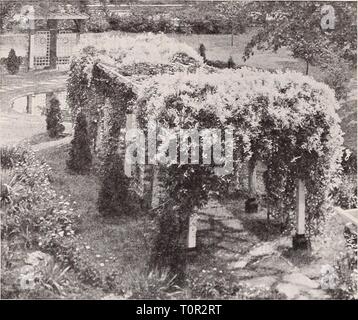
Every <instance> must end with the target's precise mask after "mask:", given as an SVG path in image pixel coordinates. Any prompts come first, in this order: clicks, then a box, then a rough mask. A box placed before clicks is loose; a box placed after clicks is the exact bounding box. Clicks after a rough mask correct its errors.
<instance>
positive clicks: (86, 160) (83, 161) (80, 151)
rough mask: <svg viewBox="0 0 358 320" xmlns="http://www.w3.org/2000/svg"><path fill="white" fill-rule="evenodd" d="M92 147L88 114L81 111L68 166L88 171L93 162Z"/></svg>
mask: <svg viewBox="0 0 358 320" xmlns="http://www.w3.org/2000/svg"><path fill="white" fill-rule="evenodd" d="M90 147H91V144H90V139H89V135H88V131H87V120H86V116H85V115H84V113H83V112H80V113H79V114H78V115H77V119H76V124H75V130H74V137H73V140H72V142H71V149H70V153H69V159H68V161H67V167H68V168H69V169H70V170H73V171H74V172H77V173H80V174H83V173H86V172H88V171H89V170H90V169H91V164H92V154H91V149H90Z"/></svg>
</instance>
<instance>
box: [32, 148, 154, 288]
mask: <svg viewBox="0 0 358 320" xmlns="http://www.w3.org/2000/svg"><path fill="white" fill-rule="evenodd" d="M68 151H69V146H68V145H67V146H62V147H59V148H50V149H46V150H43V151H39V152H38V155H39V156H40V157H43V158H44V159H45V161H46V162H47V164H49V165H50V167H51V168H52V170H53V176H52V184H53V187H54V188H55V190H56V191H57V193H58V194H60V195H63V196H66V197H67V198H68V199H70V201H71V202H73V201H74V209H75V210H76V211H77V212H78V213H79V214H80V215H81V225H80V232H79V235H78V241H77V245H78V248H79V254H80V255H81V256H82V258H83V259H85V260H86V261H88V262H89V264H91V265H93V266H95V267H96V268H97V269H98V270H99V271H100V273H101V275H109V274H113V273H114V272H115V273H116V274H118V276H117V279H116V281H117V282H119V283H121V284H122V286H123V287H126V286H128V287H129V286H130V284H128V281H129V280H128V279H130V276H131V275H133V274H141V273H145V272H146V271H147V269H148V261H149V258H150V241H151V229H152V227H153V224H152V221H151V219H150V218H148V217H146V216H143V215H136V216H127V217H125V216H124V217H113V218H104V217H102V216H101V215H100V214H99V212H98V210H97V206H96V203H97V195H98V190H99V181H98V178H97V177H96V176H95V175H94V174H89V175H76V174H72V173H71V172H69V171H68V170H67V168H66V159H67V154H68Z"/></svg>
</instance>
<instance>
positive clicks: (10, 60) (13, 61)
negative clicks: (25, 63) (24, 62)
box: [6, 49, 21, 74]
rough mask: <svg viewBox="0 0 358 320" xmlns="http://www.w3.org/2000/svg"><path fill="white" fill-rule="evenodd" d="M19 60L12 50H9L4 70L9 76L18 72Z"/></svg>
mask: <svg viewBox="0 0 358 320" xmlns="http://www.w3.org/2000/svg"><path fill="white" fill-rule="evenodd" d="M20 64H21V58H20V57H18V56H17V55H16V53H15V50H14V49H11V50H10V52H9V55H8V57H7V60H6V69H7V71H8V72H9V74H16V73H18V72H19V70H20Z"/></svg>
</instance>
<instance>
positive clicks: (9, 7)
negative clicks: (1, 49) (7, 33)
mask: <svg viewBox="0 0 358 320" xmlns="http://www.w3.org/2000/svg"><path fill="white" fill-rule="evenodd" d="M15 8H16V2H15V1H14V2H12V1H11V2H10V1H1V2H0V32H3V31H4V29H5V26H6V23H7V21H8V20H9V19H10V18H11V17H12V16H13V14H14V10H15Z"/></svg>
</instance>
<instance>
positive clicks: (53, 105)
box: [46, 97, 65, 138]
mask: <svg viewBox="0 0 358 320" xmlns="http://www.w3.org/2000/svg"><path fill="white" fill-rule="evenodd" d="M46 129H47V132H48V135H49V136H50V137H51V138H57V137H59V136H60V134H61V133H63V132H64V131H65V127H64V125H63V124H62V113H61V108H60V101H59V100H58V99H57V98H56V97H52V99H51V100H50V104H49V109H48V110H47V112H46Z"/></svg>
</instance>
